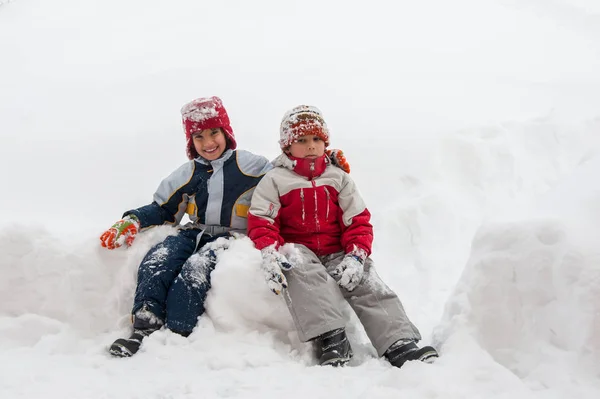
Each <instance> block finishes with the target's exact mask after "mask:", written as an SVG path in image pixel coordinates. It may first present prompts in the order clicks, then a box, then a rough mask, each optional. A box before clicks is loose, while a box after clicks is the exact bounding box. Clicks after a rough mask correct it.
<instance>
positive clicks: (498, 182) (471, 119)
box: [0, 0, 600, 399]
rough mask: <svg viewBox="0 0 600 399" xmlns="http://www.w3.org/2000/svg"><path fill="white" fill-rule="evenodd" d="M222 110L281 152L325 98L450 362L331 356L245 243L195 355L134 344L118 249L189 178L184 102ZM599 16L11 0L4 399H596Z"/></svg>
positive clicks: (543, 9)
mask: <svg viewBox="0 0 600 399" xmlns="http://www.w3.org/2000/svg"><path fill="white" fill-rule="evenodd" d="M210 95H218V96H220V97H221V98H222V99H223V101H224V103H225V106H226V107H227V109H228V111H229V113H230V116H231V119H232V125H233V128H234V130H235V132H236V137H237V140H238V143H239V146H240V148H244V149H248V150H251V151H253V152H256V153H261V154H263V155H265V156H267V157H268V158H274V157H275V156H276V155H277V154H278V151H279V149H278V146H277V140H278V126H279V121H280V118H281V116H282V115H283V113H284V112H285V111H286V110H287V109H289V108H291V107H293V106H295V105H298V104H301V103H307V104H312V105H316V106H318V107H320V108H321V109H322V110H323V112H324V113H325V116H326V120H327V122H328V124H329V125H330V129H331V131H332V147H335V148H342V149H344V151H345V152H346V154H347V156H348V158H349V161H350V163H351V166H352V168H353V170H352V175H353V177H354V179H355V180H356V182H357V183H358V185H359V187H360V190H361V193H362V195H363V196H364V198H365V200H366V202H367V205H368V207H369V209H370V210H371V212H372V214H373V222H374V225H375V234H376V235H375V244H374V255H373V258H374V260H375V262H376V264H377V267H378V270H379V272H380V274H381V275H382V277H383V278H384V279H385V281H386V282H387V283H388V284H389V285H390V286H391V287H392V288H393V289H394V290H395V291H396V292H397V293H398V295H399V296H400V298H401V299H402V301H403V302H404V304H405V307H406V308H407V311H408V314H409V316H410V317H411V318H412V320H413V321H414V322H415V324H417V326H418V327H419V328H420V329H421V331H422V333H423V335H424V341H423V342H424V343H426V344H429V343H432V344H434V345H436V346H437V347H438V348H439V349H440V352H441V357H440V359H439V360H438V361H437V362H436V363H435V364H432V365H427V364H420V363H410V364H407V365H405V366H404V367H403V368H402V369H396V368H393V367H391V366H390V365H389V364H388V363H386V362H385V361H384V360H382V359H378V358H376V357H375V354H374V350H373V349H372V347H371V346H370V344H369V343H368V341H367V339H366V336H365V334H364V331H363V330H362V329H361V327H360V325H359V324H358V323H357V321H356V318H355V317H354V316H353V315H352V314H351V312H350V311H348V330H349V332H350V336H351V339H352V343H353V346H354V349H355V353H356V356H355V358H354V359H353V361H352V362H351V364H350V365H349V366H348V367H345V368H338V369H334V368H322V367H319V366H316V365H315V360H314V359H313V358H312V353H311V348H310V345H308V344H303V343H300V342H299V341H298V340H297V338H296V335H295V333H294V331H293V327H292V324H291V319H290V317H289V315H288V314H287V310H286V308H285V306H284V304H283V303H282V300H281V298H279V297H276V296H274V295H273V294H271V293H270V292H269V291H268V290H267V288H266V287H265V284H264V281H262V276H261V275H260V273H259V272H258V265H259V262H260V256H259V253H258V252H257V251H255V250H254V249H253V248H252V245H251V243H250V242H249V241H248V240H247V239H246V240H240V241H238V242H236V243H235V245H234V247H233V248H232V250H231V251H229V252H227V253H226V254H225V255H224V256H223V258H222V260H221V262H220V263H219V265H218V267H217V269H216V271H215V272H214V273H213V284H214V286H213V289H212V291H211V292H210V295H209V298H208V304H207V306H208V312H207V314H206V315H205V316H203V317H201V318H200V320H199V323H198V327H197V328H196V330H195V331H194V333H193V334H192V335H191V336H190V337H189V338H182V337H180V336H177V335H175V334H172V333H170V332H167V331H161V332H158V333H156V334H154V335H153V336H151V337H150V338H149V339H148V340H147V341H146V342H145V344H144V346H143V349H142V350H141V351H140V353H139V354H138V355H136V356H135V357H133V358H130V359H114V358H111V357H110V356H109V355H108V354H107V352H106V347H107V346H108V345H109V344H110V343H111V342H112V341H113V340H114V339H116V338H118V337H121V336H123V335H124V334H127V333H128V331H129V320H128V317H129V316H128V313H129V310H130V306H131V303H132V296H133V291H134V287H135V276H136V268H137V265H138V263H139V261H140V260H141V258H142V257H143V255H144V254H145V252H146V251H147V250H148V249H149V248H150V247H151V246H152V245H153V244H155V243H157V242H158V241H160V240H161V239H163V238H164V237H165V236H166V235H167V234H169V231H170V230H169V228H166V227H161V228H156V229H154V230H151V231H148V232H147V233H144V234H142V235H140V236H139V237H138V239H137V240H136V242H135V244H134V246H132V247H131V248H129V249H119V250H115V251H107V250H105V249H102V248H101V247H100V245H99V244H100V242H99V240H98V237H99V235H100V234H101V233H102V232H103V231H104V230H105V229H106V228H108V227H109V226H110V225H111V224H112V223H113V222H114V221H115V220H117V219H118V218H119V217H120V215H121V214H122V212H123V211H125V210H127V209H130V208H133V207H138V206H141V205H144V204H146V203H148V202H150V201H151V198H152V194H153V192H154V189H155V188H156V186H157V185H158V183H159V182H160V180H161V179H162V178H163V177H165V176H167V175H168V174H169V173H170V172H171V171H173V170H174V169H175V168H177V167H178V166H179V165H180V164H181V163H183V162H185V160H186V159H185V148H184V135H183V132H182V130H181V126H180V115H179V109H180V107H181V105H183V104H184V103H186V102H187V101H189V100H191V99H193V98H196V97H202V96H210ZM599 153H600V3H599V2H598V1H596V0H513V1H511V0H454V1H445V0H421V1H418V2H417V1H405V0H388V1H384V0H371V1H362V0H361V1H354V0H347V1H341V0H336V1H328V0H303V1H293V0H289V1H282V0H270V1H269V0H254V1H244V0H221V1H216V0H215V1H207V0H195V1H194V0H171V1H153V0H85V1H82V0H53V1H49V0H12V1H10V0H9V1H6V0H0V187H1V195H0V397H2V398H61V399H63V398H93V399H99V398H143V399H151V398H328V399H330V398H336V397H343V398H438V397H440V398H466V397H468V398H564V397H576V398H597V397H599V395H600V227H599V226H600V157H598V154H599Z"/></svg>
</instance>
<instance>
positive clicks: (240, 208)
mask: <svg viewBox="0 0 600 399" xmlns="http://www.w3.org/2000/svg"><path fill="white" fill-rule="evenodd" d="M249 209H250V206H249V205H244V204H236V205H235V214H236V215H237V216H239V217H241V218H247V217H248V210H249Z"/></svg>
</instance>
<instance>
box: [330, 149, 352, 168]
mask: <svg viewBox="0 0 600 399" xmlns="http://www.w3.org/2000/svg"><path fill="white" fill-rule="evenodd" d="M325 153H326V154H327V156H328V157H329V159H331V164H332V165H335V166H337V167H338V168H340V169H341V170H343V171H344V172H346V173H350V164H349V163H348V160H347V159H346V156H345V155H344V152H343V151H342V150H338V149H337V148H333V149H331V150H326V151H325Z"/></svg>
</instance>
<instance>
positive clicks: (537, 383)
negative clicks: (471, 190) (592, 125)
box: [436, 159, 600, 396]
mask: <svg viewBox="0 0 600 399" xmlns="http://www.w3.org/2000/svg"><path fill="white" fill-rule="evenodd" d="M599 217H600V159H594V160H592V161H590V162H588V163H586V164H584V165H582V166H581V167H580V168H579V169H578V170H577V171H576V173H574V174H573V175H572V176H569V177H568V178H567V179H566V180H565V181H563V182H562V183H561V184H560V185H559V186H558V187H556V188H555V189H554V190H552V191H551V192H550V193H549V194H548V195H546V196H545V197H544V199H543V200H541V201H540V202H539V203H538V208H537V209H536V210H535V211H532V213H531V216H530V218H528V219H524V220H522V221H514V222H509V223H486V224H485V225H484V226H482V227H481V228H480V229H479V231H478V232H477V234H476V236H475V238H474V240H473V244H472V251H471V255H470V258H469V261H468V263H467V265H466V268H465V270H464V272H463V274H462V276H461V278H460V281H459V283H458V285H457V286H456V289H455V291H454V293H453V295H452V296H451V298H450V300H449V301H448V303H447V305H446V309H445V312H444V316H443V321H442V323H441V324H440V326H439V328H438V330H437V332H436V341H437V342H438V343H440V344H441V343H443V342H444V341H446V340H448V339H449V338H450V337H452V336H453V335H455V334H465V333H466V334H468V335H470V336H471V337H473V338H474V339H475V340H476V341H477V343H478V344H479V345H480V346H481V347H482V348H483V349H485V350H486V351H487V352H488V353H490V354H491V355H492V357H493V358H494V359H495V360H496V361H497V362H498V363H500V364H502V365H504V366H505V367H507V368H508V369H509V370H511V371H512V372H513V373H515V375H517V376H519V377H520V378H522V379H523V380H524V381H526V382H528V383H529V384H530V385H531V386H532V387H534V388H536V389H542V388H549V387H550V388H559V387H561V386H564V384H565V383H568V382H570V381H579V382H581V381H584V380H591V381H594V379H596V380H595V383H594V384H595V385H596V387H600V385H599V384H598V382H599V381H598V380H597V378H598V377H599V376H600V366H599V365H600V247H599V246H598V241H597V237H599V236H600V227H599V226H600V225H599V224H598V220H599ZM559 389H560V388H559ZM564 393H565V394H566V393H567V392H564ZM570 394H573V393H570ZM575 396H577V394H575Z"/></svg>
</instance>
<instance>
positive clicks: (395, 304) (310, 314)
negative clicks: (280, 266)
mask: <svg viewBox="0 0 600 399" xmlns="http://www.w3.org/2000/svg"><path fill="white" fill-rule="evenodd" d="M296 248H298V249H299V250H300V251H301V253H302V260H303V262H302V263H301V264H294V268H292V269H291V270H290V271H286V272H284V273H285V276H286V279H287V282H288V288H287V290H286V293H285V294H284V297H285V300H286V303H287V305H288V308H289V310H290V313H291V314H292V318H293V319H294V323H295V325H296V329H297V331H298V335H299V337H300V340H301V341H304V342H306V341H309V340H311V339H313V338H316V337H317V336H319V335H321V334H323V333H325V332H327V331H331V330H334V329H336V328H341V327H344V326H345V320H344V317H343V315H342V312H341V310H340V309H339V308H338V303H339V293H337V292H335V291H336V290H340V291H341V293H342V295H343V297H344V299H345V300H346V301H347V302H348V303H349V304H350V306H351V307H352V309H353V310H354V312H355V313H356V315H357V316H358V319H359V320H360V322H361V324H362V325H363V327H364V328H365V331H366V333H367V336H368V337H369V339H370V340H371V343H372V344H373V346H374V347H375V349H376V350H377V354H378V355H379V356H382V355H383V354H384V353H385V351H386V350H387V349H388V348H389V347H390V346H391V345H392V344H393V343H394V342H396V341H398V340H399V339H414V340H417V341H418V340H420V339H421V334H420V333H419V330H418V329H417V328H416V327H415V326H414V325H413V324H412V323H411V321H410V320H409V319H408V316H407V315H406V312H405V311H404V307H403V306H402V303H401V302H400V299H399V298H398V296H397V295H396V294H395V293H394V291H392V290H391V289H390V288H389V287H388V286H387V285H385V283H384V282H383V281H382V280H381V278H380V277H379V276H378V275H377V273H376V271H375V268H374V265H373V261H372V260H371V258H367V260H366V261H365V273H364V276H363V279H362V281H361V283H360V284H359V285H358V286H357V287H356V288H355V289H354V290H352V291H351V292H350V291H347V290H346V289H345V288H343V287H339V286H337V284H335V285H334V284H333V283H332V282H331V281H330V282H328V281H327V277H328V275H329V276H331V277H333V278H334V280H335V281H336V282H337V281H338V280H339V277H338V278H336V277H334V276H333V271H334V270H335V268H336V266H337V265H338V264H339V263H340V262H341V261H342V259H344V255H345V254H344V253H343V252H338V253H335V254H331V255H326V256H321V257H318V256H317V255H315V253H314V252H312V251H311V250H310V249H308V248H307V247H305V246H304V245H299V244H296Z"/></svg>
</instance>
